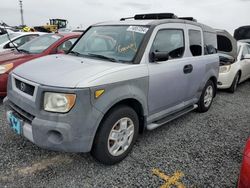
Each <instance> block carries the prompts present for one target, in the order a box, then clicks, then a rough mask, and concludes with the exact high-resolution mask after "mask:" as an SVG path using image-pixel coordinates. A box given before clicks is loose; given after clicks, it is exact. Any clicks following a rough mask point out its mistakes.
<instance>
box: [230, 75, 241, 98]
mask: <svg viewBox="0 0 250 188" xmlns="http://www.w3.org/2000/svg"><path fill="white" fill-rule="evenodd" d="M239 81H240V73H239V72H238V73H237V74H236V75H235V77H234V80H233V83H232V85H231V87H230V88H229V89H228V91H229V92H230V93H234V92H235V91H236V89H237V86H238V84H239Z"/></svg>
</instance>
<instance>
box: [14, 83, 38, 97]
mask: <svg viewBox="0 0 250 188" xmlns="http://www.w3.org/2000/svg"><path fill="white" fill-rule="evenodd" d="M15 83H16V88H17V89H19V90H20V91H22V92H24V93H26V94H28V95H30V96H33V95H34V91H35V86H32V85H30V84H27V83H25V82H22V81H20V80H18V79H15Z"/></svg>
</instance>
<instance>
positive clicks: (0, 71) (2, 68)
mask: <svg viewBox="0 0 250 188" xmlns="http://www.w3.org/2000/svg"><path fill="white" fill-rule="evenodd" d="M12 68H13V63H9V64H5V65H0V74H4V73H6V72H8V71H9V70H10V69H12Z"/></svg>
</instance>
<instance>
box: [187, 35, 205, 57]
mask: <svg viewBox="0 0 250 188" xmlns="http://www.w3.org/2000/svg"><path fill="white" fill-rule="evenodd" d="M188 35H189V45H190V46H189V48H190V51H191V53H192V55H193V56H201V55H202V40H201V32H200V31H198V30H189V31H188Z"/></svg>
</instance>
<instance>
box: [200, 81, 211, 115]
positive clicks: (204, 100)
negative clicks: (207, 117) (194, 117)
mask: <svg viewBox="0 0 250 188" xmlns="http://www.w3.org/2000/svg"><path fill="white" fill-rule="evenodd" d="M214 94H215V86H214V83H213V82H212V80H208V81H207V83H206V85H205V87H204V88H203V91H202V94H201V97H200V100H199V102H198V108H197V111H198V112H200V113H204V112H207V111H208V110H209V108H210V107H211V105H212V102H213V98H214Z"/></svg>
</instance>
